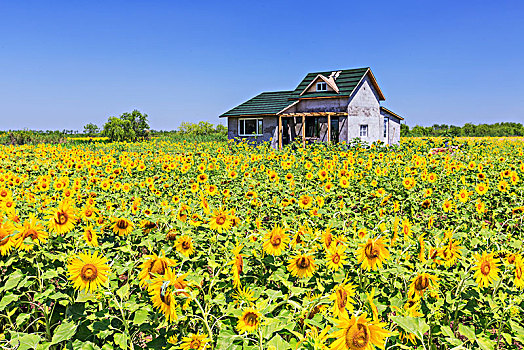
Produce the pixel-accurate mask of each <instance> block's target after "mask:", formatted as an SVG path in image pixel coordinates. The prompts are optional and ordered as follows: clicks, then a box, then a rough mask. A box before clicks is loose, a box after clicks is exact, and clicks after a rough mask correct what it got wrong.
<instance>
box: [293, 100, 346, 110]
mask: <svg viewBox="0 0 524 350" xmlns="http://www.w3.org/2000/svg"><path fill="white" fill-rule="evenodd" d="M347 105H348V99H347V97H346V98H322V99H320V98H314V99H304V100H300V102H299V103H297V104H296V105H295V106H293V107H294V111H293V112H291V113H295V112H345V111H346V108H347ZM293 107H292V108H293ZM286 112H287V111H286Z"/></svg>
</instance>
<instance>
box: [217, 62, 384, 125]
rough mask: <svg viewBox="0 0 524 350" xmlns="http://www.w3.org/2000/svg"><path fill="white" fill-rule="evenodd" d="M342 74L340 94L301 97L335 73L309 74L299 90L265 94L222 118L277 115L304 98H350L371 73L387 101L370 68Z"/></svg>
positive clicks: (331, 92) (313, 94)
mask: <svg viewBox="0 0 524 350" xmlns="http://www.w3.org/2000/svg"><path fill="white" fill-rule="evenodd" d="M339 71H340V74H339V76H338V77H337V79H335V84H337V87H338V89H339V92H338V93H336V92H334V91H326V92H316V91H315V92H309V93H304V94H302V95H300V94H301V93H302V92H303V91H304V90H305V89H306V88H307V87H308V85H309V84H311V82H312V81H313V80H314V79H315V78H316V77H317V76H318V75H319V74H321V75H323V76H324V77H326V78H328V77H329V76H330V75H331V73H332V72H333V71H327V72H316V73H308V74H307V75H306V77H305V78H304V79H302V81H301V82H300V84H298V86H297V88H296V89H295V90H293V91H276V92H263V93H261V94H260V95H258V96H255V97H253V98H252V99H250V100H248V101H246V102H244V103H242V104H241V105H239V106H237V107H235V108H233V109H231V110H229V111H227V112H226V113H224V114H222V115H221V116H220V117H221V118H222V117H236V116H249V115H253V116H256V115H276V114H277V113H278V112H280V111H281V110H282V109H284V108H285V107H287V106H289V105H291V104H292V103H293V102H294V101H296V100H298V99H302V98H323V97H325V98H328V97H342V96H350V95H351V94H352V93H353V90H355V88H356V87H357V85H358V83H359V82H360V81H361V80H362V78H364V76H365V75H366V74H367V73H368V72H369V76H370V78H371V82H372V83H373V85H374V86H375V89H376V90H377V92H378V95H379V99H381V100H385V98H384V95H383V94H382V91H380V88H379V87H378V84H377V82H376V80H375V77H374V76H373V73H371V70H370V69H369V67H366V68H356V69H344V70H339Z"/></svg>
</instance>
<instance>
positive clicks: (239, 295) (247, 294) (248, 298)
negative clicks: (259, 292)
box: [231, 287, 257, 305]
mask: <svg viewBox="0 0 524 350" xmlns="http://www.w3.org/2000/svg"><path fill="white" fill-rule="evenodd" d="M231 296H232V297H233V299H235V304H238V303H241V302H243V301H245V302H246V303H248V304H250V305H251V304H252V303H253V302H255V301H256V300H257V298H256V297H255V292H254V291H253V290H251V289H249V287H245V288H242V287H239V288H238V289H237V290H236V291H235V292H233V294H232V295H231Z"/></svg>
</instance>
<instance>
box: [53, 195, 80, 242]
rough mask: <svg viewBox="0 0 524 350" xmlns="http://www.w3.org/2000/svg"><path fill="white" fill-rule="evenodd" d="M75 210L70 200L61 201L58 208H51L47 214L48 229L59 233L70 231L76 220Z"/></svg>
mask: <svg viewBox="0 0 524 350" xmlns="http://www.w3.org/2000/svg"><path fill="white" fill-rule="evenodd" d="M75 211H76V209H75V207H74V206H73V205H72V203H71V202H69V201H62V202H61V203H60V205H59V206H58V208H56V209H54V210H52V211H51V215H50V216H48V219H49V222H48V223H47V226H48V228H49V230H50V231H51V232H56V233H58V234H59V235H63V234H64V233H67V232H69V231H71V230H72V229H73V228H74V227H75V223H76V221H77V217H76V214H75Z"/></svg>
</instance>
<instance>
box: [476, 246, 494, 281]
mask: <svg viewBox="0 0 524 350" xmlns="http://www.w3.org/2000/svg"><path fill="white" fill-rule="evenodd" d="M493 255H494V254H493V253H490V254H487V253H486V252H483V253H482V255H480V254H475V255H474V256H473V258H475V259H476V260H477V261H476V265H475V266H474V267H473V270H475V274H474V275H473V276H474V277H475V279H476V282H477V284H478V285H479V287H487V286H489V285H490V283H491V282H492V281H495V280H497V279H498V278H499V276H498V272H499V268H498V261H497V260H498V259H495V258H494V257H493Z"/></svg>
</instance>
